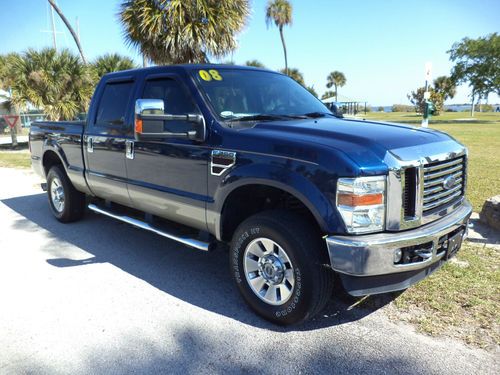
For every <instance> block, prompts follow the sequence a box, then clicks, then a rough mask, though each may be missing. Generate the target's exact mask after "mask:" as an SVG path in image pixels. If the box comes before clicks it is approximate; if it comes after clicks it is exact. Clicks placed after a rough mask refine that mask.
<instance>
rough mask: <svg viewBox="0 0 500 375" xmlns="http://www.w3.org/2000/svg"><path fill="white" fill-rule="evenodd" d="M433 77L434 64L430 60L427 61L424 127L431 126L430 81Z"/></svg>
mask: <svg viewBox="0 0 500 375" xmlns="http://www.w3.org/2000/svg"><path fill="white" fill-rule="evenodd" d="M431 79H432V64H431V63H430V62H427V63H425V90H424V100H425V108H424V113H423V117H422V125H421V126H422V127H423V128H427V127H428V126H429V114H430V111H431V103H430V101H429V99H430V98H431V93H430V91H429V82H430V81H431Z"/></svg>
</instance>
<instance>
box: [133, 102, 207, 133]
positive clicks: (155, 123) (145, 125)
mask: <svg viewBox="0 0 500 375" xmlns="http://www.w3.org/2000/svg"><path fill="white" fill-rule="evenodd" d="M134 117H135V119H134V135H135V139H137V140H147V139H149V140H159V139H162V138H186V139H191V140H195V141H203V140H204V139H205V132H206V131H205V119H204V118H203V116H202V115H199V114H185V115H170V114H166V113H165V103H164V102H163V100H162V99H137V100H136V102H135V115H134ZM165 121H186V122H187V123H192V124H193V129H187V130H186V132H180V133H172V132H165V131H164V130H163V125H164V122H165Z"/></svg>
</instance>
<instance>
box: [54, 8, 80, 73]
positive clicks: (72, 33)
mask: <svg viewBox="0 0 500 375" xmlns="http://www.w3.org/2000/svg"><path fill="white" fill-rule="evenodd" d="M48 1H49V4H50V5H51V6H52V8H54V10H55V11H56V12H57V14H59V17H61V19H62V20H63V22H64V24H65V25H66V27H67V28H68V30H69V32H70V33H71V36H73V39H74V40H75V43H76V46H77V47H78V51H80V56H81V57H82V61H83V63H84V64H87V60H86V59H85V55H84V54H83V48H82V45H81V44H80V38H79V37H78V35H76V32H75V30H74V29H73V27H72V26H71V24H70V23H69V21H68V19H67V18H66V16H65V15H64V14H63V12H62V11H61V9H60V8H59V7H58V6H57V4H56V3H55V1H54V0H48Z"/></svg>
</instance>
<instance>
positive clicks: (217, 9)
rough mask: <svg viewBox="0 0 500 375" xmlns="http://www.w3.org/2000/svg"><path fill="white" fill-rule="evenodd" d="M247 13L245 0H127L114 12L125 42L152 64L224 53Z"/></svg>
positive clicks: (201, 59)
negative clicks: (118, 10) (118, 19)
mask: <svg viewBox="0 0 500 375" xmlns="http://www.w3.org/2000/svg"><path fill="white" fill-rule="evenodd" d="M248 15H249V4H248V0H225V1H219V0H183V1H181V0H128V1H123V2H122V4H121V6H120V12H119V14H118V16H119V18H120V21H121V23H122V26H123V29H124V32H123V34H124V37H125V40H126V42H127V43H128V44H129V45H131V46H133V47H135V48H137V49H138V50H139V51H140V52H141V53H142V54H143V56H145V57H146V58H147V59H148V60H150V61H152V62H154V63H156V64H179V63H203V62H208V61H209V57H210V56H213V57H217V58H222V57H224V56H225V55H227V54H228V53H229V52H231V51H233V50H234V49H235V48H236V47H237V41H236V38H235V36H236V34H237V33H238V32H240V31H241V30H242V29H243V27H244V26H245V23H246V20H247V17H248Z"/></svg>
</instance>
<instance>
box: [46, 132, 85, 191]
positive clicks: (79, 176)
mask: <svg viewBox="0 0 500 375" xmlns="http://www.w3.org/2000/svg"><path fill="white" fill-rule="evenodd" d="M75 141H76V142H75ZM73 143H76V144H77V146H78V148H79V155H81V149H80V148H81V136H79V141H77V140H76V139H75V140H74V142H73ZM49 151H50V152H54V153H55V154H56V155H57V157H58V158H59V160H61V164H62V166H63V168H64V171H65V172H66V174H67V175H68V177H69V179H70V181H71V183H72V184H73V186H74V187H75V188H76V189H77V190H79V191H81V192H82V193H85V194H91V195H93V193H92V191H91V190H90V188H89V187H88V185H87V181H86V179H85V175H84V168H82V167H80V166H78V165H75V164H72V163H70V160H69V158H68V156H67V154H66V152H65V151H64V149H63V147H61V145H60V144H59V143H58V141H57V140H56V139H50V138H47V139H45V140H44V143H43V146H42V165H43V161H44V158H45V155H46V153H47V152H49ZM43 168H44V170H45V166H43Z"/></svg>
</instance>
